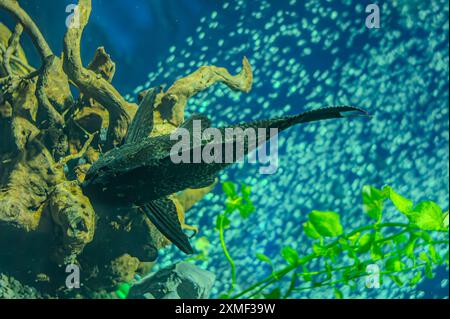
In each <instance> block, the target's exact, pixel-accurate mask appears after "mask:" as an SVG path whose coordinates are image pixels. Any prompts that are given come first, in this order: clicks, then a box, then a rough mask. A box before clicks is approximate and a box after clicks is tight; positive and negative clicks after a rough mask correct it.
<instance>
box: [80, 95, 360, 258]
mask: <svg viewBox="0 0 450 319" xmlns="http://www.w3.org/2000/svg"><path fill="white" fill-rule="evenodd" d="M157 92H158V90H157V89H156V88H155V89H152V90H149V93H147V95H146V96H145V97H144V99H149V100H147V101H146V102H145V103H142V104H141V105H143V106H144V107H142V108H139V111H138V113H137V114H136V117H135V118H134V120H133V122H132V124H131V127H130V130H129V133H128V136H127V138H126V140H125V144H124V145H122V146H121V147H118V148H115V149H113V150H111V151H109V152H107V153H105V154H104V155H103V156H102V157H101V158H100V159H99V160H98V161H97V162H96V163H95V164H94V165H93V166H92V167H91V168H90V170H89V171H88V173H87V175H86V179H85V182H84V183H83V189H84V192H85V193H86V194H89V195H90V196H91V195H94V196H92V197H91V198H96V199H98V200H101V201H105V202H107V203H111V204H116V205H127V206H130V205H133V206H137V207H139V209H140V210H141V211H142V212H143V213H145V214H146V215H147V216H148V218H149V219H150V220H151V222H152V223H153V224H154V225H155V226H156V227H157V228H158V230H159V231H160V232H161V233H162V234H163V235H164V236H166V237H167V238H168V239H169V240H170V241H172V242H173V243H174V244H175V245H176V246H177V247H178V248H180V249H181V250H182V251H183V252H185V253H188V254H191V253H193V249H192V247H191V245H190V243H189V240H188V237H187V236H186V235H185V234H184V233H183V231H182V229H181V225H180V222H179V220H178V217H177V212H176V207H175V205H174V204H173V202H172V201H171V200H170V199H169V198H168V195H171V194H174V193H176V192H179V191H182V190H185V189H187V188H201V187H205V186H207V185H210V184H212V183H213V182H214V180H215V179H216V178H217V176H218V174H219V172H220V171H221V170H223V169H224V168H225V167H227V166H228V165H230V164H231V163H234V162H236V161H238V160H239V158H238V157H234V158H233V160H232V161H229V160H228V159H227V160H225V159H224V158H222V159H221V160H218V161H213V162H210V161H208V162H206V161H204V160H203V159H200V160H199V161H197V162H183V161H182V162H179V163H175V162H174V161H173V160H172V156H173V149H174V147H175V146H176V144H177V143H178V142H179V141H177V140H174V139H173V136H172V135H162V136H157V137H148V136H149V134H150V132H151V130H152V128H153V119H152V116H149V115H151V114H152V112H153V104H154V103H153V102H154V99H155V96H156V94H157ZM148 102H150V103H148ZM367 115H368V114H367V112H365V111H364V110H362V109H359V108H355V107H351V106H338V107H326V108H320V109H317V110H313V111H309V112H306V113H302V114H299V115H294V116H286V117H281V118H275V119H270V120H260V121H254V122H250V123H244V124H240V125H235V126H232V127H231V128H240V129H242V130H246V129H254V130H261V129H265V130H266V132H267V135H266V136H263V137H262V138H261V137H260V136H258V138H257V141H249V139H248V138H245V136H244V135H241V136H237V135H234V136H232V137H230V136H228V134H226V130H227V129H229V128H225V127H222V128H219V129H218V131H219V132H220V133H221V135H222V139H221V142H220V143H221V145H212V144H213V143H217V142H215V140H214V141H211V140H206V139H201V141H200V143H198V144H196V143H190V144H189V145H187V146H186V148H185V150H184V151H183V152H187V153H188V155H189V157H190V158H192V157H191V156H192V155H193V154H194V153H196V152H197V153H199V152H201V151H202V150H204V149H205V147H208V148H209V149H211V148H214V147H216V149H217V147H219V149H221V150H222V152H221V154H222V156H226V154H225V153H226V152H225V151H226V150H229V149H230V148H229V147H230V145H231V146H232V149H233V150H236V149H237V148H241V149H243V154H244V155H247V154H248V153H249V152H251V151H252V150H254V149H255V148H256V147H258V146H259V145H261V144H262V143H264V142H266V141H267V140H268V139H270V138H271V136H270V133H269V132H270V131H271V130H270V129H277V130H278V131H283V130H285V129H287V128H289V127H291V126H293V125H295V124H299V123H307V122H313V121H320V120H327V119H334V118H346V117H355V116H357V117H359V116H363V117H364V116H367ZM196 120H197V121H200V123H201V124H202V130H204V129H207V128H209V127H210V121H209V120H208V119H207V118H206V117H204V116H202V115H193V116H192V117H191V118H189V119H188V120H187V121H186V122H185V123H184V124H183V125H182V126H181V128H182V129H185V131H188V132H189V134H190V135H191V139H190V140H191V141H192V140H195V139H196V138H198V137H197V136H193V135H194V133H193V124H194V121H196ZM252 142H253V143H252Z"/></svg>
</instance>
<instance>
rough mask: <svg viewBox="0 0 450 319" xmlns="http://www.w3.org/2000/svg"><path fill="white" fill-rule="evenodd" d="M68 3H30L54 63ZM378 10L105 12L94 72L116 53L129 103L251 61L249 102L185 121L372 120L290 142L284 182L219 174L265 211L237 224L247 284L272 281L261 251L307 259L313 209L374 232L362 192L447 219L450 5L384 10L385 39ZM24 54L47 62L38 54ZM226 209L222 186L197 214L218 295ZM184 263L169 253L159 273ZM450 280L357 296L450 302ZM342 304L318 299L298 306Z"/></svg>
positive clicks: (89, 36)
mask: <svg viewBox="0 0 450 319" xmlns="http://www.w3.org/2000/svg"><path fill="white" fill-rule="evenodd" d="M69 3H72V1H41V2H40V3H39V4H36V3H35V2H34V1H23V7H24V8H25V9H26V10H27V11H28V12H29V13H30V15H31V16H32V17H33V18H34V19H35V21H36V22H37V24H38V25H39V26H40V27H41V29H42V31H43V33H44V34H45V35H46V37H47V38H48V39H49V44H50V45H51V46H52V48H53V49H54V50H55V52H59V51H60V50H61V45H62V38H63V34H64V32H65V30H64V21H65V17H66V15H67V14H66V13H65V6H66V5H67V4H69ZM369 3H371V1H356V0H355V1H351V0H341V1H313V0H309V1H308V0H306V1H300V0H297V1H295V0H293V1H287V0H286V1H274V0H258V1H234V0H230V1H207V0H160V1H156V0H147V1H145V0H133V1H131V0H130V1H121V0H97V1H94V5H93V14H92V17H91V21H90V23H89V25H88V27H87V28H86V31H85V36H84V38H83V39H84V40H83V50H82V56H83V59H84V61H85V63H87V61H89V60H90V58H91V56H92V54H93V52H94V50H95V48H97V47H98V46H105V48H106V50H107V51H108V53H110V54H111V56H112V58H113V60H114V61H115V62H116V64H117V72H116V76H115V78H114V81H113V83H114V84H115V86H116V87H117V88H118V89H119V90H120V91H121V92H122V93H123V94H128V98H130V99H133V98H134V97H135V95H136V93H137V92H139V91H140V90H142V89H143V88H145V87H149V86H155V85H159V84H166V85H170V84H171V83H173V81H174V80H176V79H177V78H179V77H180V76H183V75H187V74H189V73H190V72H192V71H194V70H195V69H196V68H197V67H199V66H201V65H205V64H215V65H219V66H224V67H227V68H229V70H230V72H235V71H238V70H239V69H240V62H241V59H242V56H244V55H245V56H247V57H248V58H249V60H250V63H251V64H252V67H253V69H254V75H255V85H254V89H253V90H252V92H251V93H250V94H248V95H244V94H240V93H239V94H238V93H230V92H228V90H227V89H226V88H224V87H220V86H216V87H214V88H213V89H210V90H208V91H207V92H205V93H201V94H200V95H199V96H197V97H195V98H194V99H192V101H190V103H189V107H188V111H189V112H194V111H197V112H198V111H200V112H203V113H205V114H207V115H208V116H210V117H211V118H212V119H213V121H214V122H215V123H217V124H219V123H235V122H240V121H243V120H249V119H253V118H266V117H272V116H278V115H282V114H286V113H289V114H293V113H297V112H300V111H303V110H307V109H311V108H314V107H318V106H321V105H337V104H352V105H355V106H359V107H364V108H366V109H367V110H368V111H369V112H370V113H372V114H373V118H372V120H371V121H370V122H368V121H348V122H333V123H331V122H330V123H318V124H312V125H309V126H305V127H301V128H296V129H291V130H289V131H288V132H286V133H284V134H283V136H282V137H280V146H281V148H280V151H279V153H280V168H279V170H278V171H277V173H276V174H275V175H270V176H261V175H259V174H258V167H257V166H254V165H253V166H252V165H250V166H246V169H245V170H243V169H240V167H239V166H236V167H234V168H232V169H230V170H228V171H226V173H225V174H224V175H223V176H222V179H230V180H233V181H239V182H246V183H248V184H251V185H252V186H253V188H254V194H253V201H254V203H255V205H256V207H257V211H256V213H255V214H253V215H252V216H251V217H250V219H249V220H246V221H240V220H235V221H233V223H232V228H231V229H230V230H229V232H228V233H227V240H228V241H229V246H230V252H231V254H232V255H233V256H234V258H235V259H236V263H237V267H238V282H239V283H240V285H239V286H240V287H245V286H248V285H249V284H251V283H252V282H255V281H257V280H258V279H261V278H263V277H264V275H266V274H267V273H268V272H269V269H267V267H266V266H264V265H262V264H261V263H260V262H258V261H256V260H255V258H254V257H253V256H254V254H255V253H256V252H264V253H265V254H266V255H268V256H271V257H273V259H274V260H275V261H276V262H279V263H282V260H281V258H280V257H279V256H277V255H278V252H279V250H280V248H281V247H282V246H284V245H287V244H289V245H292V246H293V247H295V248H296V249H297V250H298V251H300V252H301V253H306V252H307V251H308V249H309V246H308V245H304V244H303V243H306V242H307V239H306V238H305V236H304V234H303V233H302V228H301V225H302V223H303V222H304V221H305V220H306V215H307V213H308V212H309V211H311V210H313V209H318V210H336V211H339V212H341V213H342V215H343V221H342V222H343V224H344V225H348V227H356V226H358V225H361V224H363V223H365V222H368V219H367V218H366V217H365V216H363V213H362V210H361V205H360V202H361V200H360V195H359V191H360V189H361V187H362V186H363V185H365V184H371V185H374V186H377V187H381V186H383V185H385V184H389V185H391V186H393V187H394V188H395V189H396V190H398V192H399V193H401V194H404V195H405V196H408V197H409V198H412V199H414V200H415V201H419V200H424V199H430V200H433V201H436V202H437V203H438V204H439V205H440V206H441V207H443V208H444V209H445V210H447V209H448V199H449V182H448V178H449V164H448V161H449V121H448V111H449V102H448V94H449V91H448V82H449V69H448V62H449V61H448V60H449V47H448V40H449V33H448V10H449V8H448V1H445V0H431V1H427V2H426V3H425V1H419V0H415V1H407V0H396V1H393V0H389V1H377V3H378V4H379V6H380V8H381V28H380V29H367V28H366V27H365V25H364V21H365V18H366V13H365V12H364V8H365V6H366V5H367V4H369ZM1 17H2V21H3V16H1ZM26 50H27V52H28V53H29V55H30V56H32V59H31V60H32V62H34V64H37V63H38V59H37V57H36V56H35V53H33V49H32V48H31V46H29V45H28V46H26ZM33 57H34V58H33ZM222 202H223V197H221V191H220V189H219V188H218V189H216V190H215V191H214V193H213V194H211V195H208V197H207V199H206V200H204V201H203V202H202V203H201V204H199V205H197V206H196V207H195V208H194V209H193V210H192V211H190V212H189V214H188V222H189V223H190V224H199V225H200V228H201V230H202V233H201V236H206V237H207V238H208V239H209V241H210V242H211V243H212V247H213V248H212V249H211V251H210V258H209V261H208V262H204V263H200V265H201V266H203V267H207V268H208V269H210V270H212V271H213V272H215V273H216V274H219V276H218V277H219V280H218V283H217V285H216V287H215V291H214V293H215V294H216V295H217V294H219V293H220V292H222V291H223V290H224V289H225V287H226V285H227V283H228V282H229V278H230V272H229V268H228V265H227V263H226V260H225V259H224V257H223V255H222V253H221V251H220V247H219V243H218V239H217V237H218V236H217V233H216V232H215V231H214V221H215V216H216V215H217V214H218V213H219V212H220V211H221V210H222V204H221V203H222ZM389 216H391V215H388V217H389ZM392 216H393V215H392ZM447 249H448V248H447ZM174 256H175V257H174ZM182 258H184V257H183V256H182V255H181V254H179V253H178V252H176V250H175V249H170V250H167V251H166V252H164V253H163V254H162V256H161V260H160V262H161V264H164V263H170V262H174V261H176V260H179V259H182ZM448 277H449V273H448V268H442V269H440V270H439V271H438V273H437V275H436V277H435V278H434V279H433V280H425V281H424V282H422V283H421V284H420V286H419V287H418V288H417V289H416V290H413V291H411V290H410V289H408V288H397V287H395V286H393V285H390V286H389V287H387V288H386V289H380V290H379V291H376V292H374V291H367V290H365V289H364V287H362V288H361V289H358V290H357V291H356V292H353V293H352V295H351V296H352V297H361V298H364V297H389V298H414V297H434V298H436V297H438V298H442V297H448V293H449V291H448ZM446 279H447V282H445V280H446ZM331 296H332V292H331V293H330V292H329V291H315V292H308V293H305V294H303V295H298V296H297V297H302V298H307V297H331Z"/></svg>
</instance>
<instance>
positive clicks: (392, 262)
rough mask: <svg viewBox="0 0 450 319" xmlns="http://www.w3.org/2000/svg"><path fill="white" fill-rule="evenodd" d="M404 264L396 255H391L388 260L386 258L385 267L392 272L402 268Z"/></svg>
mask: <svg viewBox="0 0 450 319" xmlns="http://www.w3.org/2000/svg"><path fill="white" fill-rule="evenodd" d="M404 266H405V265H404V264H403V263H402V262H401V261H400V259H399V258H398V257H393V258H390V259H388V260H386V265H385V267H386V269H387V270H388V271H392V272H398V271H401V270H403V268H404Z"/></svg>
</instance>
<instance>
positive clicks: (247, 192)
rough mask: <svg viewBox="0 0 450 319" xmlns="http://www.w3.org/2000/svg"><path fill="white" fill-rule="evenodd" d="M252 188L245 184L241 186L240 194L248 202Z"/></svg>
mask: <svg viewBox="0 0 450 319" xmlns="http://www.w3.org/2000/svg"><path fill="white" fill-rule="evenodd" d="M251 190H252V188H251V187H250V186H248V185H246V184H242V185H241V194H242V197H244V198H245V199H246V200H250V194H251Z"/></svg>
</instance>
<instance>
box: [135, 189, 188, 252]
mask: <svg viewBox="0 0 450 319" xmlns="http://www.w3.org/2000/svg"><path fill="white" fill-rule="evenodd" d="M139 209H140V210H141V211H142V212H143V213H144V214H145V215H146V216H147V217H148V219H150V221H151V222H152V223H153V225H155V226H156V228H157V229H158V230H159V231H160V232H161V233H162V234H163V235H164V236H165V237H166V238H167V239H169V240H170V241H171V242H172V243H173V244H174V245H175V246H177V247H178V248H179V249H180V250H181V251H183V252H184V253H186V254H193V253H194V250H193V249H192V246H191V244H190V243H189V239H188V237H187V236H186V234H185V233H184V232H183V229H182V228H181V224H180V220H179V219H178V213H177V209H176V206H175V204H174V203H173V202H172V200H170V198H168V197H162V198H159V199H156V200H152V201H150V202H148V203H146V204H144V205H142V206H140V207H139Z"/></svg>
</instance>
